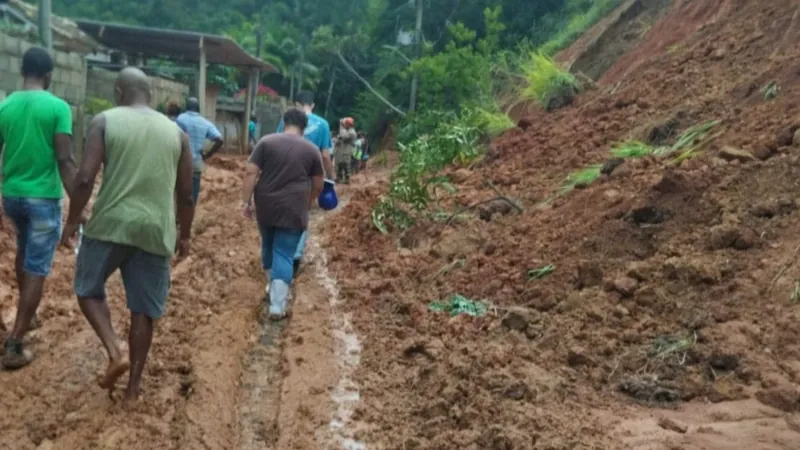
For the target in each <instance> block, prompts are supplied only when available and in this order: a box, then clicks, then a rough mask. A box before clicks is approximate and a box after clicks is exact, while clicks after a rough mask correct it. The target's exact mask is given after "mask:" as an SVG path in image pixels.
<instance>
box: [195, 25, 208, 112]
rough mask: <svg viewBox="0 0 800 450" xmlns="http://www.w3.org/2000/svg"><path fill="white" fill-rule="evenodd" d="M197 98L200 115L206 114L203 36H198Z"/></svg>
mask: <svg viewBox="0 0 800 450" xmlns="http://www.w3.org/2000/svg"><path fill="white" fill-rule="evenodd" d="M197 100H198V101H199V102H200V115H201V116H205V115H206V49H205V47H204V46H203V36H200V72H199V75H198V77H197Z"/></svg>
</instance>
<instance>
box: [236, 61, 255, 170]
mask: <svg viewBox="0 0 800 450" xmlns="http://www.w3.org/2000/svg"><path fill="white" fill-rule="evenodd" d="M254 78H255V72H254V71H252V70H251V71H250V72H248V78H247V80H248V83H247V85H248V86H252V85H253V81H254ZM252 106H253V90H252V89H248V90H247V98H245V100H244V120H242V123H243V124H244V127H243V128H242V130H244V133H242V139H241V141H240V142H241V143H242V144H241V148H242V153H243V154H245V155H246V154H248V153H250V152H249V151H248V149H249V148H250V116H251V115H252V114H253V109H252Z"/></svg>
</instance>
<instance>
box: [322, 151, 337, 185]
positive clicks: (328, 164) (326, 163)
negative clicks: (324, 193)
mask: <svg viewBox="0 0 800 450" xmlns="http://www.w3.org/2000/svg"><path fill="white" fill-rule="evenodd" d="M322 167H324V168H325V176H326V177H327V178H328V179H329V180H332V179H334V178H335V177H336V176H335V175H334V174H335V173H336V172H335V171H334V170H333V160H332V159H331V149H329V148H326V149H325V150H323V151H322Z"/></svg>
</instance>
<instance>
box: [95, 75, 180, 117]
mask: <svg viewBox="0 0 800 450" xmlns="http://www.w3.org/2000/svg"><path fill="white" fill-rule="evenodd" d="M116 79H117V73H116V72H112V71H108V70H104V69H99V68H96V67H93V68H91V69H89V73H88V75H87V80H86V97H87V98H89V97H96V98H102V99H105V100H108V101H109V102H111V103H114V82H115V81H116ZM150 86H151V88H152V93H153V99H152V101H151V105H150V106H152V107H153V108H156V107H158V105H160V104H162V103H165V102H166V101H168V100H170V99H175V100H178V101H179V102H181V103H183V101H185V100H186V97H188V95H189V86H186V85H185V84H181V83H178V82H175V81H170V80H165V79H163V78H158V77H150Z"/></svg>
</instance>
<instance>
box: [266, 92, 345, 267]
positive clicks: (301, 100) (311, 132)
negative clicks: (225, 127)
mask: <svg viewBox="0 0 800 450" xmlns="http://www.w3.org/2000/svg"><path fill="white" fill-rule="evenodd" d="M295 105H296V106H297V107H298V108H300V109H302V110H303V111H305V113H306V115H307V116H308V125H307V126H306V129H305V131H304V132H303V136H304V137H305V138H306V139H307V140H309V141H311V143H312V144H314V145H315V146H316V147H317V148H318V149H319V151H320V152H321V154H322V167H323V168H324V169H325V178H327V179H330V180H332V179H333V178H334V176H335V175H334V173H335V172H334V171H333V161H332V160H331V149H332V148H333V143H332V142H331V126H330V125H329V124H328V121H327V120H325V119H324V118H322V117H320V116H318V115H316V114H314V112H313V111H314V94H313V93H311V92H309V91H302V92H298V94H297V96H296V97H295ZM281 132H283V120H281V123H280V124H278V133H281ZM307 237H308V230H306V231H304V232H303V235H302V236H301V237H300V244H299V245H298V246H297V251H296V252H295V254H294V274H295V276H296V275H297V273H298V271H299V270H300V261H302V259H303V252H304V251H305V248H306V238H307Z"/></svg>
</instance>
